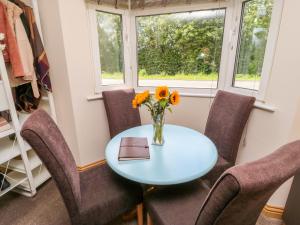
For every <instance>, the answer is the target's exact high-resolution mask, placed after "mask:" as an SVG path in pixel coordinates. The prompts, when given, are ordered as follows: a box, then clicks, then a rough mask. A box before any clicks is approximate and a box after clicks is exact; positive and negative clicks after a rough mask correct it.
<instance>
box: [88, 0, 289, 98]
mask: <svg viewBox="0 0 300 225" xmlns="http://www.w3.org/2000/svg"><path fill="white" fill-rule="evenodd" d="M246 1H249V0H229V1H221V2H209V3H194V4H190V5H181V6H170V7H160V8H149V9H140V10H132V11H129V10H125V9H116V8H112V7H109V6H105V5H97V4H92V3H88V7H87V10H88V17H89V27H90V35H91V38H90V39H91V53H92V56H93V64H94V75H95V94H97V95H100V96H101V93H102V91H105V90H114V89H119V88H126V87H133V88H135V90H136V92H141V91H144V90H145V89H149V90H150V92H154V89H155V87H150V86H138V61H137V60H138V59H137V32H136V31H137V30H136V18H137V17H139V16H150V15H159V14H167V13H181V12H189V11H201V10H214V9H225V21H224V31H223V43H222V52H221V61H220V68H219V80H218V85H217V88H192V87H191V88H187V87H184V88H183V87H176V88H175V87H174V88H173V87H170V88H171V89H176V90H178V91H179V92H180V93H181V95H183V96H200V97H212V96H214V95H215V94H216V92H217V91H218V90H226V91H230V92H234V93H238V94H243V95H250V96H254V97H256V98H257V100H259V101H264V99H265V94H266V90H267V87H268V83H269V79H270V74H271V70H272V66H273V60H274V55H275V52H276V44H277V39H278V34H279V29H280V22H281V16H282V10H283V4H284V0H274V5H273V10H272V17H271V22H270V27H269V33H268V39H267V46H266V50H265V56H264V62H263V67H262V73H261V81H260V87H259V90H258V91H257V90H251V89H245V88H241V87H234V86H233V78H234V68H235V63H236V58H237V57H236V55H237V54H238V51H237V47H238V43H239V36H240V27H241V21H242V14H243V13H242V9H243V2H246ZM96 11H103V12H108V13H113V14H119V15H121V17H122V35H123V48H124V49H123V52H124V84H120V85H102V82H101V64H100V60H99V59H100V52H99V43H98V32H97V21H96ZM99 74H100V75H99Z"/></svg>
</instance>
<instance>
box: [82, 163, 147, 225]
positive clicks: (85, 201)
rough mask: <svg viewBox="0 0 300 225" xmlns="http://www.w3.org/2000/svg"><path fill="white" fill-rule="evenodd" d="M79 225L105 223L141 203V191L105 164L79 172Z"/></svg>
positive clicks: (139, 187) (138, 186)
mask: <svg viewBox="0 0 300 225" xmlns="http://www.w3.org/2000/svg"><path fill="white" fill-rule="evenodd" d="M80 188H81V193H82V199H81V200H82V202H81V207H80V209H79V210H80V217H81V223H82V224H89V225H90V224H106V223H108V222H109V221H112V220H113V219H114V218H116V217H117V216H119V215H121V214H122V213H124V212H126V211H128V210H130V209H132V208H134V207H135V206H136V205H137V204H139V203H141V202H142V189H141V186H140V185H139V184H137V183H133V182H130V181H128V180H125V179H124V178H122V177H120V176H119V175H117V174H115V173H114V172H113V171H112V170H111V169H110V168H109V167H108V165H107V164H105V165H101V166H97V167H94V168H92V169H89V170H87V171H85V172H82V173H80Z"/></svg>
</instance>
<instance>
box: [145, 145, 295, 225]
mask: <svg viewBox="0 0 300 225" xmlns="http://www.w3.org/2000/svg"><path fill="white" fill-rule="evenodd" d="M298 172H300V141H296V142H293V143H290V144H287V145H285V146H283V147H281V148H280V149H278V150H277V151H276V152H274V153H272V154H270V155H269V156H266V157H264V158H262V159H260V160H257V161H254V162H251V163H247V164H244V165H239V166H235V167H232V168H230V169H228V170H227V171H226V172H225V173H223V174H222V176H221V177H220V178H219V179H218V180H217V182H216V183H215V185H214V186H213V188H212V189H211V190H210V191H209V190H208V189H207V186H206V187H205V186H203V187H202V188H199V185H194V183H191V184H187V185H185V186H186V187H187V188H186V187H185V186H184V185H183V186H181V188H178V187H177V188H174V189H162V190H160V191H157V192H152V193H150V194H149V195H148V196H146V200H145V203H146V207H147V210H148V213H149V214H150V216H151V218H152V220H153V222H154V225H255V223H256V221H257V219H258V217H259V215H260V213H261V211H262V209H263V207H264V206H265V204H266V203H267V201H268V199H269V198H270V197H271V195H272V194H273V193H274V192H275V191H276V189H277V188H278V187H279V186H280V185H281V184H282V183H284V182H285V181H286V180H288V179H289V178H291V177H292V176H294V175H295V174H296V173H298ZM197 182H199V181H197ZM193 186H195V187H196V188H193ZM148 221H149V222H150V220H148Z"/></svg>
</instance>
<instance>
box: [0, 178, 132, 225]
mask: <svg viewBox="0 0 300 225" xmlns="http://www.w3.org/2000/svg"><path fill="white" fill-rule="evenodd" d="M0 225H70V222H69V218H68V215H67V210H66V208H65V206H64V203H63V201H62V198H61V196H60V194H59V192H58V189H57V187H56V186H55V184H54V182H53V181H51V180H50V181H48V182H47V183H46V184H44V185H43V186H42V187H41V188H40V189H39V190H38V193H37V194H36V196H35V197H33V198H27V197H24V196H20V195H19V194H16V193H13V192H10V193H8V194H6V195H4V196H3V197H1V198H0ZM111 225H136V222H135V221H129V222H123V221H121V220H119V219H118V220H116V221H115V222H113V223H112V224H111Z"/></svg>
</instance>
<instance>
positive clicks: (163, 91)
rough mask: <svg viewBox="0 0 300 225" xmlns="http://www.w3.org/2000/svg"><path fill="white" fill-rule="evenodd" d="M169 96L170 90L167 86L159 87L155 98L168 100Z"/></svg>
mask: <svg viewBox="0 0 300 225" xmlns="http://www.w3.org/2000/svg"><path fill="white" fill-rule="evenodd" d="M168 96H169V88H168V87H167V86H159V87H157V88H156V90H155V98H156V99H157V100H162V99H166V98H167V97H168Z"/></svg>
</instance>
